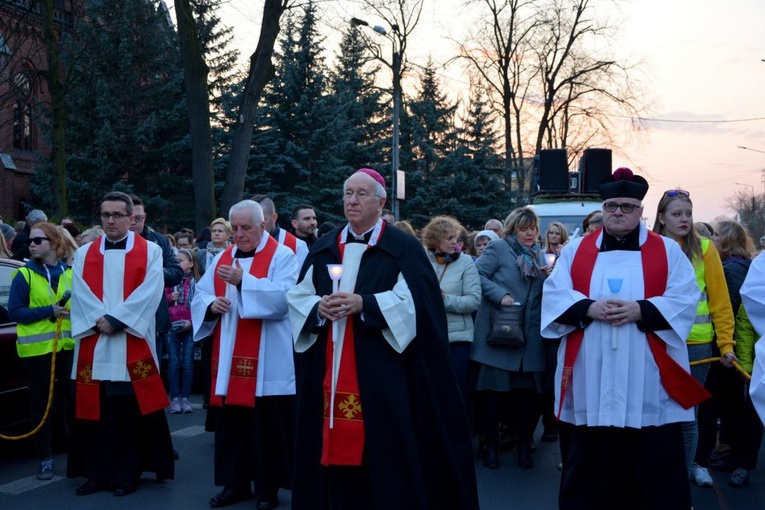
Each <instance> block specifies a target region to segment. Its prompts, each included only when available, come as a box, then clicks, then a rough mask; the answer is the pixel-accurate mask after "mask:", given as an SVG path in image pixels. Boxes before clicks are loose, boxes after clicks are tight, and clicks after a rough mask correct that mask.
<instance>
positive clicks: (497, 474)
mask: <svg viewBox="0 0 765 510" xmlns="http://www.w3.org/2000/svg"><path fill="white" fill-rule="evenodd" d="M193 400H195V401H196V402H200V397H198V396H197V397H195V399H193ZM195 408H196V412H195V413H194V414H189V415H169V416H168V420H169V422H170V428H171V430H172V431H173V442H174V445H175V448H176V449H177V450H178V451H179V453H180V456H181V458H180V460H179V461H178V463H177V465H176V479H175V480H174V481H170V482H166V483H156V482H154V480H153V479H151V478H150V477H145V478H143V479H142V480H141V488H140V490H139V491H138V492H136V493H135V494H132V495H130V496H127V497H123V498H118V497H115V496H114V495H113V494H111V493H108V492H102V493H98V494H94V495H91V496H85V497H78V496H75V494H74V491H75V489H76V488H77V486H78V485H80V484H81V483H83V482H84V480H83V479H74V480H68V479H66V478H64V477H63V476H61V475H63V473H64V468H65V463H66V457H65V455H57V456H56V458H55V462H56V465H55V467H54V471H55V472H56V474H57V475H59V476H57V477H56V478H54V479H53V480H51V481H49V482H40V481H38V480H37V479H36V478H35V477H34V474H35V472H36V469H37V461H36V459H35V456H34V453H33V452H32V449H31V448H30V446H29V445H28V444H27V445H18V444H8V443H0V509H2V510H47V509H53V508H55V509H57V510H58V509H61V510H70V509H71V510H75V509H76V510H91V509H93V510H103V509H104V508H109V509H110V510H122V509H126V510H127V509H131V510H133V509H146V510H148V509H154V508H161V509H163V510H164V509H175V508H178V509H181V508H182V509H184V510H195V509H206V508H209V507H208V506H207V501H208V500H209V499H210V497H211V496H213V495H214V494H216V493H217V491H218V490H219V489H217V488H216V487H214V485H213V475H212V454H213V437H212V434H210V433H206V432H204V427H203V425H204V411H203V410H202V409H201V406H200V405H199V403H197V404H195ZM500 460H501V466H500V468H499V469H497V470H488V469H486V468H484V467H483V465H481V464H480V462H478V463H477V465H476V472H477V475H478V488H479V491H480V498H481V508H483V509H484V510H486V509H489V510H506V509H509V510H527V509H528V510H547V509H549V510H554V509H555V508H556V507H557V504H556V501H557V491H558V480H559V477H560V471H558V467H557V466H558V462H559V453H558V444H557V443H539V449H538V451H537V453H535V454H534V460H535V467H534V469H532V470H529V471H522V470H521V469H519V468H518V467H517V464H516V463H515V452H505V453H503V454H502V456H501V459H500ZM760 465H762V466H765V453H763V452H761V454H760ZM713 477H714V479H715V486H714V487H712V488H709V489H700V488H697V487H694V488H693V503H694V508H695V509H696V510H762V509H765V471H763V470H761V471H755V472H754V473H753V476H752V479H751V484H750V486H749V487H747V488H745V489H738V490H736V489H732V488H730V487H728V486H727V480H728V473H713ZM289 496H290V495H289V492H284V491H283V492H282V494H281V495H280V499H281V502H282V505H281V506H280V509H282V508H283V509H285V510H288V509H289V508H290V505H289ZM254 506H255V505H254V504H253V503H252V502H244V503H239V504H238V505H236V506H234V507H232V508H234V509H238V508H254Z"/></svg>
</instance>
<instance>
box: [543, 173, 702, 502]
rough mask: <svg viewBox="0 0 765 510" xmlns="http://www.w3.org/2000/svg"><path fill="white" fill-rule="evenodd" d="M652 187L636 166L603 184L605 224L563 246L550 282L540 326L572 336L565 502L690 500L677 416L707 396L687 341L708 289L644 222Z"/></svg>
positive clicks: (566, 360) (566, 385)
mask: <svg viewBox="0 0 765 510" xmlns="http://www.w3.org/2000/svg"><path fill="white" fill-rule="evenodd" d="M647 191H648V183H647V182H646V181H645V179H643V178H642V177H640V176H637V175H633V173H632V171H630V170H629V169H628V168H620V169H618V170H617V171H616V172H615V173H614V175H613V176H611V178H610V179H607V180H606V181H604V182H603V183H601V185H600V194H601V197H602V198H603V200H604V202H603V228H602V229H598V230H596V231H594V232H592V233H590V234H588V235H587V236H585V237H583V238H580V239H575V240H574V241H572V242H571V243H569V244H568V245H566V246H565V247H564V248H563V252H562V253H561V256H560V258H559V259H558V261H557V262H556V264H555V269H554V270H553V272H552V274H551V275H550V277H549V278H548V279H547V280H546V282H545V285H544V294H543V300H542V326H541V328H542V335H543V336H545V337H548V338H559V337H564V339H563V341H562V342H561V346H560V349H559V351H558V369H557V372H556V376H555V380H556V386H557V388H556V403H555V409H556V412H557V413H558V415H559V418H560V441H561V453H562V456H563V474H562V476H561V486H560V495H559V503H560V508H561V509H563V510H571V509H577V510H578V509H582V510H585V509H586V510H595V509H602V510H606V509H612V508H625V509H636V510H637V509H641V510H643V509H647V508H650V509H652V510H661V509H667V510H680V509H684V510H687V509H689V508H690V507H691V501H690V487H689V483H688V473H687V471H686V466H685V453H684V448H683V435H682V430H681V426H680V423H681V422H684V421H690V420H692V419H693V406H694V405H695V404H698V403H699V402H700V401H703V400H704V399H706V398H708V396H709V395H708V393H707V392H706V391H705V390H704V388H703V387H702V386H701V385H700V384H699V383H698V382H696V380H695V379H694V378H693V377H692V376H691V375H690V374H689V373H688V370H689V364H688V352H687V349H686V346H685V339H686V338H687V336H688V332H689V331H690V329H691V326H692V325H693V321H694V318H695V316H696V304H697V302H698V300H699V290H698V287H697V286H696V282H695V276H694V272H693V267H692V266H691V263H690V262H689V261H688V259H687V257H685V255H683V252H682V251H681V250H680V246H679V245H678V244H677V243H675V242H674V241H672V240H670V239H668V238H664V237H661V236H659V235H657V234H654V233H653V232H650V231H648V229H646V228H645V226H644V225H643V224H642V223H641V221H640V217H641V214H642V212H643V206H642V200H643V197H645V194H646V192H647Z"/></svg>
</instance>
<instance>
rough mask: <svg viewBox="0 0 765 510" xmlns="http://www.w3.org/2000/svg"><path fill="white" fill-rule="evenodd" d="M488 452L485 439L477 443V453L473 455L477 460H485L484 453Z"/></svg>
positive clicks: (487, 443)
mask: <svg viewBox="0 0 765 510" xmlns="http://www.w3.org/2000/svg"><path fill="white" fill-rule="evenodd" d="M488 450H489V442H488V441H486V440H485V439H481V440H480V441H478V451H477V452H476V453H475V458H476V459H478V460H483V459H485V458H486V453H487V452H488Z"/></svg>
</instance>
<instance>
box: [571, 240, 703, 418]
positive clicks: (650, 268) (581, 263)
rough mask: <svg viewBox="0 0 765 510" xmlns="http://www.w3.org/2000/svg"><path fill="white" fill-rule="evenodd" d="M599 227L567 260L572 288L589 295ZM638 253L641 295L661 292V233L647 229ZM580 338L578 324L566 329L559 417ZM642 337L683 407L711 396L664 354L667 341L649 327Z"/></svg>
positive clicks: (664, 284) (663, 279)
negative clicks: (641, 269) (646, 235)
mask: <svg viewBox="0 0 765 510" xmlns="http://www.w3.org/2000/svg"><path fill="white" fill-rule="evenodd" d="M601 230H602V228H601V229H600V230H598V231H596V232H593V233H592V234H591V235H588V236H586V237H585V238H584V239H583V240H582V243H581V245H580V246H579V249H578V250H577V252H576V254H575V255H574V260H573V262H572V264H571V279H572V282H573V286H574V290H576V291H577V292H581V293H582V294H584V295H585V296H589V295H590V281H591V280H592V272H593V270H594V268H595V261H596V260H597V258H598V253H600V251H599V250H598V246H597V244H596V242H597V239H598V237H600V232H601ZM640 256H641V262H642V266H643V282H644V285H645V299H648V298H652V297H654V296H660V295H662V294H664V291H665V290H666V288H667V278H668V275H669V268H668V265H667V251H666V247H665V246H664V241H662V239H661V236H659V235H658V234H656V233H654V232H648V239H647V240H646V242H645V243H643V246H641V247H640ZM583 339H584V330H583V329H581V328H578V329H576V330H574V331H572V332H571V333H569V334H568V337H567V339H566V353H565V357H564V363H563V374H562V377H561V391H560V402H559V404H558V418H560V413H561V410H562V409H563V402H564V400H565V398H566V392H567V391H568V388H569V385H570V384H571V377H572V376H573V372H574V362H575V361H576V357H577V355H578V354H579V349H580V348H581V346H582V340H583ZM646 339H647V340H648V345H649V347H650V349H651V354H653V358H654V361H655V362H656V365H657V367H658V369H659V377H660V378H661V384H662V386H664V390H665V391H666V392H667V394H668V395H669V396H670V397H672V398H673V399H674V400H675V401H676V402H677V403H678V404H680V405H681V406H683V408H685V409H689V408H691V407H693V406H695V405H698V404H700V403H701V402H703V401H705V400H706V399H708V398H710V397H711V395H710V394H709V392H708V391H707V390H706V389H704V387H703V386H702V385H701V384H699V382H698V381H697V380H696V379H695V378H694V377H693V376H692V375H691V374H689V373H688V372H687V371H686V370H685V369H684V368H683V367H681V366H680V365H679V364H678V363H677V362H676V361H675V360H674V359H672V357H671V356H670V355H669V354H667V344H665V343H664V342H663V341H662V340H661V339H660V338H659V336H658V335H657V334H656V333H654V332H653V331H648V332H646Z"/></svg>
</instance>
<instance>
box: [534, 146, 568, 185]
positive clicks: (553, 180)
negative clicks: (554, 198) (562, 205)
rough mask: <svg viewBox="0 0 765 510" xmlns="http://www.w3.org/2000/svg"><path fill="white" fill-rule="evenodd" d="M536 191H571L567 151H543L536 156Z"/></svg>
mask: <svg viewBox="0 0 765 510" xmlns="http://www.w3.org/2000/svg"><path fill="white" fill-rule="evenodd" d="M534 176H535V178H536V191H538V192H559V193H565V192H568V191H569V182H568V157H567V155H566V149H543V150H541V151H539V152H538V153H537V155H536V156H534Z"/></svg>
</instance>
